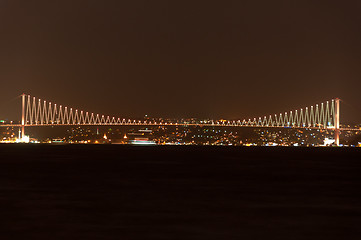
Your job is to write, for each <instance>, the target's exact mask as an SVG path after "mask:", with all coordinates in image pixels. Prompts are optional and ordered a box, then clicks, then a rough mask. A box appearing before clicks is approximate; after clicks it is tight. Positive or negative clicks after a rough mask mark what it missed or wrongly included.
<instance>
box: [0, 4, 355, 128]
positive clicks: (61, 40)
mask: <svg viewBox="0 0 361 240" xmlns="http://www.w3.org/2000/svg"><path fill="white" fill-rule="evenodd" d="M0 80H1V90H0V102H1V103H0V118H5V117H8V118H18V116H19V113H20V110H19V107H20V102H19V101H18V100H14V98H15V97H16V96H18V95H20V94H21V93H22V92H26V93H29V94H32V95H34V96H38V97H40V98H42V99H46V100H51V101H53V102H56V103H58V104H63V105H69V106H72V107H76V108H79V109H84V110H87V111H94V112H99V113H104V114H111V115H116V116H119V117H139V116H143V115H144V114H148V115H151V116H155V117H204V118H221V117H223V118H243V117H246V118H248V117H258V116H259V115H261V116H263V115H265V114H273V113H279V112H284V111H286V110H293V109H295V108H301V107H305V106H308V105H312V104H314V103H319V102H321V101H324V100H328V99H332V98H334V97H340V98H342V99H343V100H344V101H345V104H344V105H343V109H344V112H343V113H344V115H343V119H342V120H343V121H359V122H361V92H360V90H361V1H359V0H354V1H339V0H337V1H336V0H327V1H306V0H301V1H292V0H287V1H269V0H257V1H255V0H251V1H241V0H237V1H226V0H224V1H219V0H217V1H216V0H207V1H197V0H192V1H185V0H182V1H176V0H172V1H166V0H164V1H157V0H152V1H149V0H127V1H122V0H109V1H106V0H102V1H100V0H83V1H82V0H69V1H68V0H59V1H55V0H52V1H49V0H44V1H38V0H32V1H29V0H23V1H16V0H0Z"/></svg>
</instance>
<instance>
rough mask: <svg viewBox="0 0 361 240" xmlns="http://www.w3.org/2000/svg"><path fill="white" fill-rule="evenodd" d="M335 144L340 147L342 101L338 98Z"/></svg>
mask: <svg viewBox="0 0 361 240" xmlns="http://www.w3.org/2000/svg"><path fill="white" fill-rule="evenodd" d="M335 110H336V111H335V144H336V146H340V99H339V98H336V106H335Z"/></svg>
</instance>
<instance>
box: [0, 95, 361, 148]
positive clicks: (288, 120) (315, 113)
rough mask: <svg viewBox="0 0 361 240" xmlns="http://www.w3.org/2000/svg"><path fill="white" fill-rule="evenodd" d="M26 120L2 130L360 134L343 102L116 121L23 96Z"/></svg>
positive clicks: (337, 140) (22, 106)
mask: <svg viewBox="0 0 361 240" xmlns="http://www.w3.org/2000/svg"><path fill="white" fill-rule="evenodd" d="M21 99H22V104H21V113H22V119H21V123H19V124H2V125H0V126H12V127H20V128H21V134H22V137H23V138H24V137H25V127H39V126H105V125H113V126H203V127H256V128H308V129H329V130H333V131H334V133H335V144H336V145H339V143H340V140H339V139H340V131H344V130H360V129H349V128H347V129H346V128H340V99H338V98H337V99H333V100H330V101H326V102H324V103H320V104H315V105H314V106H310V107H306V108H301V109H297V110H294V111H288V112H284V113H279V114H274V115H269V116H262V117H256V118H253V119H243V120H197V121H185V120H165V119H164V120H163V119H162V120H149V119H148V120H144V119H143V120H137V119H125V118H116V117H113V116H109V115H101V114H97V113H93V112H86V111H83V110H79V109H74V108H70V107H67V106H63V105H58V104H55V103H52V102H48V101H46V100H41V99H39V98H37V97H33V96H31V95H28V94H22V95H21Z"/></svg>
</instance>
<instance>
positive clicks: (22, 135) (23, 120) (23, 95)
mask: <svg viewBox="0 0 361 240" xmlns="http://www.w3.org/2000/svg"><path fill="white" fill-rule="evenodd" d="M21 98H22V114H21V115H22V116H21V139H22V140H24V137H25V93H23V94H22V95H21Z"/></svg>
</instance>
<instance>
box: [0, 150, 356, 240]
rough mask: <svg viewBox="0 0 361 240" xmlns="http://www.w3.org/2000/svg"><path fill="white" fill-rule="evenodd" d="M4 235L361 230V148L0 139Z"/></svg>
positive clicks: (233, 235)
mask: <svg viewBox="0 0 361 240" xmlns="http://www.w3.org/2000/svg"><path fill="white" fill-rule="evenodd" d="M0 159H1V160H0V239H47V240H50V239H122V240H123V239H184V240H186V239H197V240H199V239H219V240H222V239H288V240H289V239H318V240H319V239H360V236H361V151H360V149H325V148H317V149H316V148H315V149H306V148H233V147H129V146H116V145H95V146H91V145H64V146H49V145H0Z"/></svg>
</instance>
